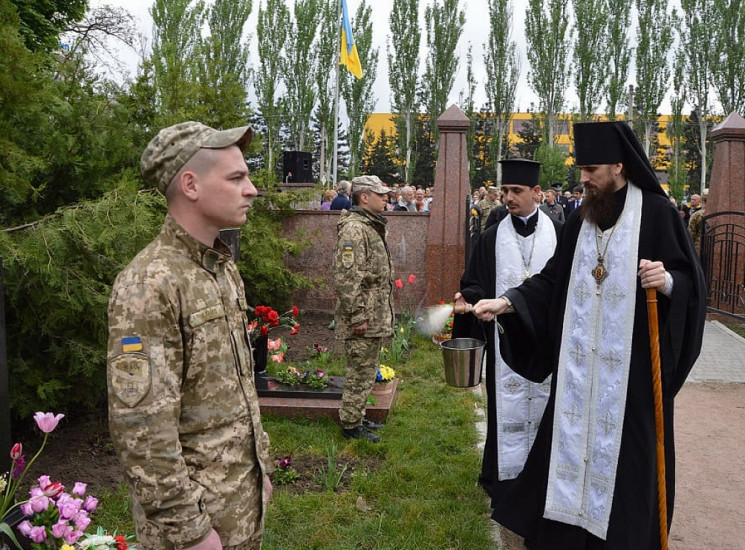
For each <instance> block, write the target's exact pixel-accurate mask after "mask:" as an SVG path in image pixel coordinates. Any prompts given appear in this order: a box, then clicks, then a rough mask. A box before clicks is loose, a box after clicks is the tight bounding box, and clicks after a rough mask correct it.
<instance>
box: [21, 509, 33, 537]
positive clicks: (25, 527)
mask: <svg viewBox="0 0 745 550" xmlns="http://www.w3.org/2000/svg"><path fill="white" fill-rule="evenodd" d="M29 515H30V514H29ZM31 527H33V526H32V525H31V522H30V521H29V520H27V519H24V520H23V521H22V522H21V523H19V524H18V527H17V529H18V532H19V533H20V534H21V535H23V536H24V537H28V536H29V535H30V534H31Z"/></svg>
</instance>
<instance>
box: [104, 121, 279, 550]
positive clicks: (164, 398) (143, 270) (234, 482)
mask: <svg viewBox="0 0 745 550" xmlns="http://www.w3.org/2000/svg"><path fill="white" fill-rule="evenodd" d="M251 136H252V132H251V129H250V128H249V127H243V128H234V129H232V130H225V131H221V132H218V131H217V130H213V129H212V128H209V127H207V126H204V125H202V124H199V123H196V122H185V123H182V124H177V125H175V126H171V127H169V128H165V129H164V130H161V132H160V133H159V134H158V135H157V136H156V137H155V138H154V139H153V140H152V141H151V142H150V144H149V145H148V146H147V148H146V149H145V151H144V153H143V154H142V159H141V164H140V167H141V169H142V175H143V177H144V179H145V180H146V181H148V182H150V183H153V184H155V185H157V187H158V188H159V189H160V191H161V192H162V193H163V194H164V195H165V196H166V200H167V202H168V215H167V217H166V220H165V223H164V225H163V229H162V230H161V232H160V234H159V235H158V236H157V237H156V238H155V240H153V242H152V243H150V244H149V245H148V246H147V247H146V248H145V249H144V250H142V251H141V252H140V253H139V254H138V255H137V256H136V257H135V258H134V259H133V260H132V262H131V263H130V264H129V266H127V267H126V268H125V269H124V270H123V271H122V272H121V273H120V274H119V276H118V277H117V279H116V282H115V283H114V287H113V289H112V291H111V298H110V301H109V343H108V365H107V367H108V368H107V371H108V387H109V426H110V429H111V436H112V440H113V442H114V446H115V448H116V452H117V455H118V457H119V460H120V461H121V463H122V464H123V466H124V468H125V470H126V473H127V479H128V482H129V490H130V496H131V501H132V511H133V516H134V520H135V527H136V530H137V537H138V539H139V541H140V542H141V543H142V544H143V545H144V547H145V548H147V549H153V550H170V549H176V548H178V549H182V548H192V549H199V550H202V549H207V550H212V549H220V548H233V549H251V550H255V549H259V548H260V547H261V539H262V534H263V519H264V511H265V506H266V502H267V501H268V499H269V496H270V494H271V483H270V482H269V478H268V475H267V474H268V469H269V464H270V463H269V438H268V437H267V434H266V433H265V432H264V430H263V428H262V425H261V418H260V415H259V404H258V397H257V394H256V389H255V387H254V382H253V375H252V371H253V363H252V354H251V349H250V344H249V340H248V338H247V334H246V325H247V318H246V313H245V312H246V308H247V303H246V298H245V290H244V287H243V282H242V280H241V278H240V276H239V274H238V270H237V268H236V266H235V264H234V263H233V261H232V257H231V253H230V250H229V249H228V247H227V246H226V245H225V244H224V243H223V242H222V241H220V240H219V238H218V232H219V230H220V229H223V228H226V227H236V226H240V225H242V224H243V223H245V221H246V213H247V211H248V209H249V208H250V206H251V201H252V199H253V197H255V196H256V194H257V193H256V188H255V187H254V186H253V184H252V183H251V181H250V180H249V179H248V170H247V167H246V163H245V161H244V159H243V150H244V149H245V148H246V147H247V146H248V144H249V143H250V141H251Z"/></svg>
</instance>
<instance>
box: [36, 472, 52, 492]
mask: <svg viewBox="0 0 745 550" xmlns="http://www.w3.org/2000/svg"><path fill="white" fill-rule="evenodd" d="M36 481H37V482H38V483H39V487H40V488H41V489H44V487H46V486H47V485H49V484H50V483H52V480H51V479H49V476H40V477H39V479H37V480H36ZM32 491H33V489H32ZM39 494H41V493H39Z"/></svg>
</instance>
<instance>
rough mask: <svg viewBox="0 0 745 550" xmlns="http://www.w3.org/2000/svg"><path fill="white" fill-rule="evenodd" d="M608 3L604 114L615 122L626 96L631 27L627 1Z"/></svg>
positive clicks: (611, 1)
mask: <svg viewBox="0 0 745 550" xmlns="http://www.w3.org/2000/svg"><path fill="white" fill-rule="evenodd" d="M607 1H608V27H607V48H608V50H609V51H608V80H607V86H606V89H605V100H606V110H605V112H606V114H607V115H608V119H609V120H616V113H617V110H618V104H619V103H620V102H621V100H622V98H623V97H624V96H625V94H626V80H627V78H628V75H629V62H630V61H631V54H632V52H633V48H632V47H631V46H630V45H629V28H630V25H631V2H629V0H607Z"/></svg>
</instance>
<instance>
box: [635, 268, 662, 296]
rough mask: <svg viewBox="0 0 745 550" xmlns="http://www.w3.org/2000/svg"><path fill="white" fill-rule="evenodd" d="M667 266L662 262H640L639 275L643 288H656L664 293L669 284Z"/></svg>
mask: <svg viewBox="0 0 745 550" xmlns="http://www.w3.org/2000/svg"><path fill="white" fill-rule="evenodd" d="M666 273H667V271H665V266H664V265H663V264H662V262H653V261H651V260H640V261H639V272H638V273H637V275H638V276H639V278H640V279H641V282H642V288H654V289H657V290H659V291H662V292H663V293H664V289H665V286H666V284H667V276H666V275H665V274H666Z"/></svg>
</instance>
